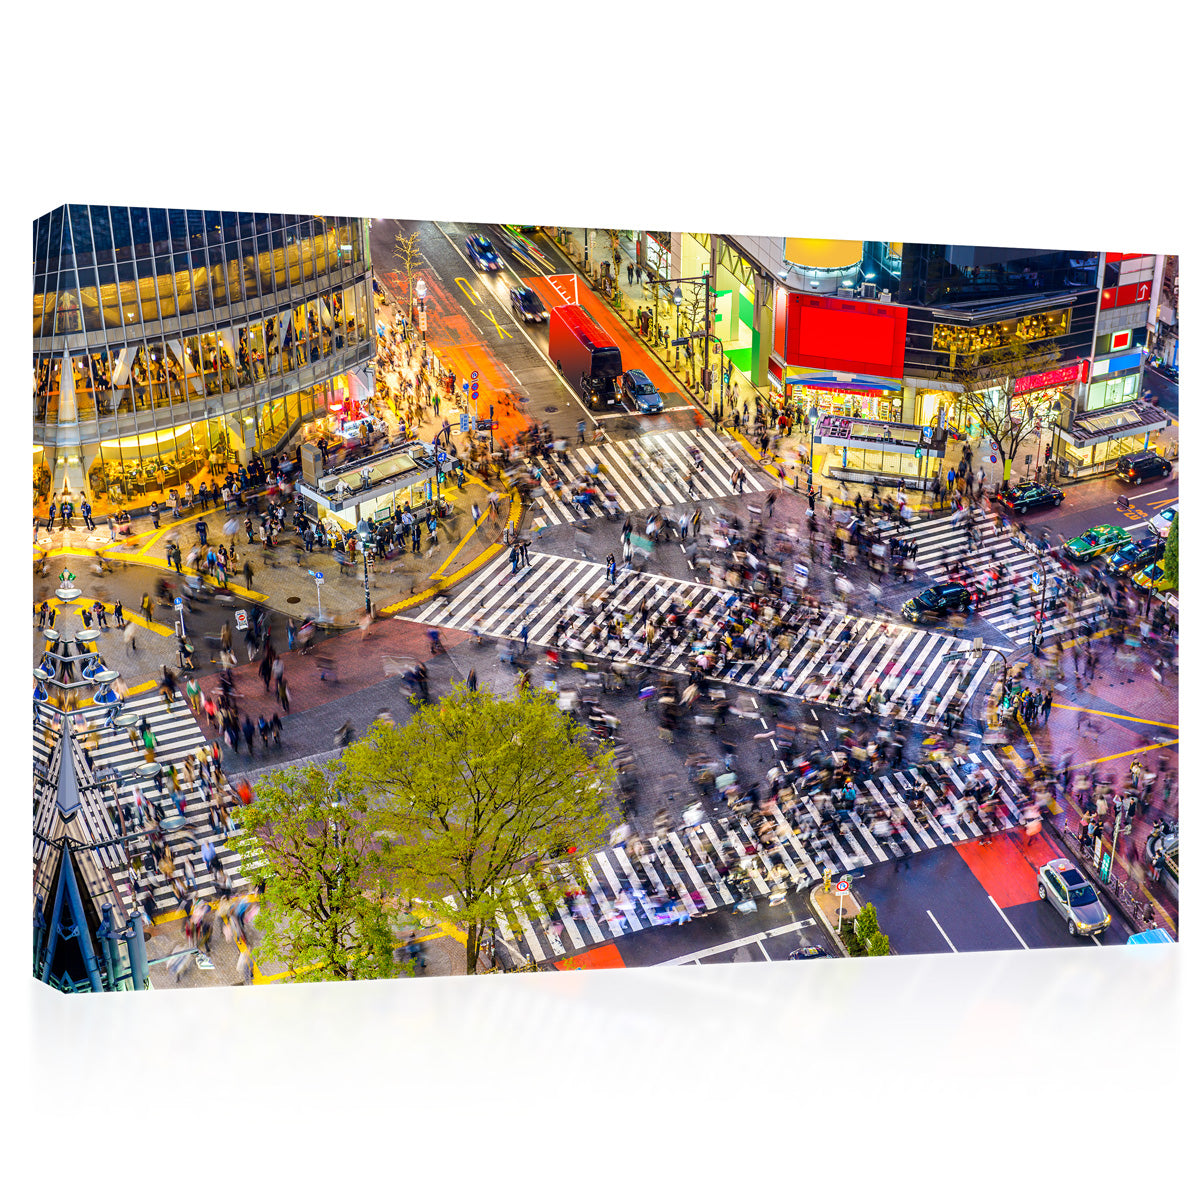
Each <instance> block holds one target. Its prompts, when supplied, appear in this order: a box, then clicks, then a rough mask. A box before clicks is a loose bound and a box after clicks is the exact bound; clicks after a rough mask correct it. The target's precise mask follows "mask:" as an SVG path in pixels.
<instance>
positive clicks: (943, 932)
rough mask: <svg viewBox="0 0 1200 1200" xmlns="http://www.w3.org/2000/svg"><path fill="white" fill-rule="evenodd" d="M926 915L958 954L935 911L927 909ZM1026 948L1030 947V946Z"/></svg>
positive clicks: (947, 943)
mask: <svg viewBox="0 0 1200 1200" xmlns="http://www.w3.org/2000/svg"><path fill="white" fill-rule="evenodd" d="M925 915H926V916H927V917H928V918H929V919H930V920H931V921H932V922H933V924H934V928H935V929H936V930H937V931H938V933H940V934H941V935H942V937H944V938H946V945H947V946H949V947H950V949H951V950H953V951H954V953H955V954H957V953H958V947H957V946H956V945H955V944H954V943H953V942H952V941H951V940H950V939H949V938H948V937H946V931H945V930H944V929H943V928H942V927H941V926H940V925H939V924H938V920H937V917H935V916H934V915H933V913H931V912H930V911H929V909H926V910H925ZM1026 948H1027V949H1028V947H1026Z"/></svg>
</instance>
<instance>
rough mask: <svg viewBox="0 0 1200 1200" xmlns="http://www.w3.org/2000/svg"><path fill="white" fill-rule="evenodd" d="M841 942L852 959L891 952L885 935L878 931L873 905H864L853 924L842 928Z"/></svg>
mask: <svg viewBox="0 0 1200 1200" xmlns="http://www.w3.org/2000/svg"><path fill="white" fill-rule="evenodd" d="M842 941H843V943H844V944H845V946H846V949H847V951H849V953H850V955H851V957H854V958H858V957H860V956H862V955H882V954H889V953H890V952H891V944H890V942H889V941H888V936H887V934H886V933H883V932H881V931H880V928H879V915H878V913H877V912H876V911H875V905H873V904H864V905H863V906H862V908H861V909H859V913H858V916H856V917H855V918H854V920H853V922H852V923H851V924H849V925H845V926H843V927H842Z"/></svg>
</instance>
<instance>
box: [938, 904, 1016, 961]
mask: <svg viewBox="0 0 1200 1200" xmlns="http://www.w3.org/2000/svg"><path fill="white" fill-rule="evenodd" d="M988 899H989V900H990V901H991V902H992V907H993V908H994V909H995V910H996V911H997V912H998V913H999V914H1000V920H1002V921H1003V922H1004V923H1005V925H1007V926H1008V927H1009V929H1011V930H1012V932H1013V937H1015V938H1016V939H1017V941H1018V942H1020V943H1021V945H1022V946H1024V947H1025V949H1026V950H1028V949H1029V943H1028V942H1026V940H1025V939H1024V938H1023V937H1022V936H1021V935H1020V934H1019V933H1018V932H1017V929H1016V926H1015V925H1014V924H1013V923H1012V922H1011V921H1010V920H1009V919H1008V918H1007V917H1006V916H1005V915H1004V909H1002V908H1001V907H1000V905H998V904H997V903H996V898H995V896H991V895H989V896H988ZM934 924H935V925H936V924H937V922H936V921H935V922H934ZM942 937H946V935H945V934H944V933H943V934H942ZM949 940H950V939H949V938H946V941H949Z"/></svg>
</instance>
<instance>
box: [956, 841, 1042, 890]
mask: <svg viewBox="0 0 1200 1200" xmlns="http://www.w3.org/2000/svg"><path fill="white" fill-rule="evenodd" d="M955 849H956V850H957V851H958V853H959V857H960V858H962V860H963V862H964V863H966V865H967V867H968V868H969V869H970V871H971V874H972V875H974V876H975V878H976V879H977V880H978V881H979V884H980V886H981V887H982V888H983V890H984V891H985V892H987V893H988V895H989V896H991V897H992V898H993V899H994V900H995V901H996V903H997V904H998V905H1000V907H1001V908H1013V907H1015V906H1016V905H1018V904H1029V903H1030V902H1031V901H1033V900H1036V899H1037V898H1038V893H1037V873H1038V868H1039V867H1041V866H1043V865H1044V864H1045V863H1048V862H1050V861H1051V860H1052V859H1055V858H1061V857H1062V851H1060V850H1059V849H1058V847H1057V846H1055V845H1054V843H1053V842H1051V841H1050V840H1049V839H1048V838H1047V837H1046V835H1045V834H1044V833H1039V834H1038V835H1037V836H1036V837H1034V838H1033V839H1032V841H1030V842H1029V843H1028V844H1026V842H1025V838H1024V835H1022V834H1020V833H1008V834H1004V835H997V836H995V837H993V838H992V840H991V842H990V843H989V844H988V845H986V846H981V845H980V844H979V842H978V841H970V842H959V843H958V844H957V845H956V846H955Z"/></svg>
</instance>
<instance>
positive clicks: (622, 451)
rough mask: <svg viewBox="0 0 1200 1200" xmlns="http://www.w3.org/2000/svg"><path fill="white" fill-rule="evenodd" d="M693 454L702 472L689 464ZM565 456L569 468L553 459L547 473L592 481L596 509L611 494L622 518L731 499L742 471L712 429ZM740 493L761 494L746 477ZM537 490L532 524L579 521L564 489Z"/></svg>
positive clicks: (576, 449)
mask: <svg viewBox="0 0 1200 1200" xmlns="http://www.w3.org/2000/svg"><path fill="white" fill-rule="evenodd" d="M693 449H694V450H695V451H696V452H697V454H698V456H699V464H702V466H703V469H700V468H699V466H698V464H697V463H696V462H695V461H693V455H692V451H693ZM564 455H565V457H566V459H567V463H568V464H569V465H567V464H564V463H563V462H562V458H561V457H560V455H558V454H555V455H554V458H553V463H552V466H551V467H550V470H551V471H552V472H553V473H554V474H555V475H557V476H559V477H560V478H561V477H562V476H563V475H565V476H566V477H567V482H568V483H569V482H570V481H571V480H574V479H577V478H582V479H585V480H589V481H591V482H592V483H593V484H594V485H595V487H596V488H597V490H598V491H599V492H600V493H601V496H600V502H601V503H602V502H603V499H604V494H605V493H606V492H608V491H611V492H613V493H614V494H615V496H616V501H615V503H616V506H617V508H619V509H620V510H621V511H623V512H636V511H638V510H639V509H647V508H656V507H658V506H659V505H670V504H688V503H693V502H695V501H699V500H714V499H716V498H718V497H720V496H730V495H733V494H735V493H736V492H737V491H738V487H737V486H736V485H735V483H734V482H733V481H732V478H731V477H732V476H733V473H734V472H735V471H740V470H741V469H742V464H741V463H740V462H739V461H738V460H737V458H735V457H734V454H733V452H732V448H731V446H730V444H729V443H728V442H725V441H722V439H721V438H720V437H718V436H717V434H716V433H714V432H713V430H711V429H689V430H675V431H665V432H656V433H645V434H642V436H641V437H637V438H628V439H625V440H624V441H609V442H603V443H601V444H600V445H584V446H573V447H568V448H567V449H566V451H564ZM543 461H544V460H537V462H536V463H534V464H532V465H538V464H540V463H542V462H543ZM545 469H546V468H545V467H544V466H543V471H545ZM742 487H743V488H744V490H745V493H746V494H750V493H755V492H761V491H763V490H764V485H763V484H762V483H761V482H759V480H757V479H756V478H754V476H753V475H752V474H751V473H750V472H748V471H747V472H746V476H745V481H744V483H743V484H742ZM540 490H541V491H542V492H543V493H544V494H543V495H540V496H537V497H535V498H534V499H533V500H532V502H531V507H532V510H533V513H534V520H535V523H536V521H537V519H538V518H540V519H541V520H543V521H545V522H546V524H547V525H562V524H565V523H566V522H569V521H574V520H577V519H578V518H579V516H580V515H581V513H580V509H579V507H578V506H577V505H576V504H574V503H573V502H572V500H571V498H570V495H571V493H570V489H569V488H568V487H564V488H562V489H561V490H556V489H555V488H554V487H552V486H550V485H549V484H548V482H547V481H546V480H544V479H543V481H542V483H541V487H540ZM594 507H598V505H594Z"/></svg>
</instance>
